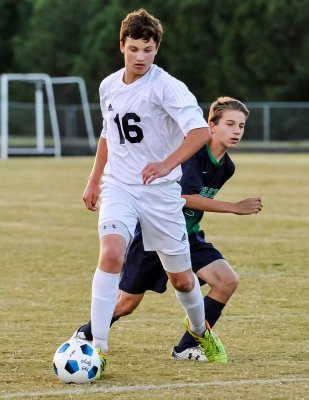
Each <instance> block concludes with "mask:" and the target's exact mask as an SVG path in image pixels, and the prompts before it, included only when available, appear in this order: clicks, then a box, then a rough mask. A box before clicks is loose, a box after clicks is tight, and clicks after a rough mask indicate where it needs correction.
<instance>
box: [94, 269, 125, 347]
mask: <svg viewBox="0 0 309 400" xmlns="http://www.w3.org/2000/svg"><path fill="white" fill-rule="evenodd" d="M119 279H120V274H110V273H108V272H104V271H101V270H100V269H99V268H97V269H96V271H95V273H94V277H93V282H92V302H91V330H92V335H93V345H94V347H100V349H101V352H103V353H106V352H107V351H108V346H107V338H108V333H109V328H110V322H111V319H112V316H113V313H114V310H115V306H116V303H117V298H118V288H119Z"/></svg>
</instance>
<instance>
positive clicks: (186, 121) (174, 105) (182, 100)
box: [162, 75, 208, 136]
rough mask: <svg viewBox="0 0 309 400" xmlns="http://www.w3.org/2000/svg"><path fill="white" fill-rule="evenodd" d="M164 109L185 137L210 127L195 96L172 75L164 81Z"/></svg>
mask: <svg viewBox="0 0 309 400" xmlns="http://www.w3.org/2000/svg"><path fill="white" fill-rule="evenodd" d="M162 107H163V108H164V109H165V111H166V112H167V113H168V114H169V115H170V116H171V117H172V118H173V119H174V120H175V121H176V122H177V124H178V125H179V128H180V129H181V131H182V132H183V134H184V136H186V135H187V134H188V133H189V132H190V131H191V130H192V129H196V128H207V127H208V124H207V122H206V120H205V119H204V117H203V110H202V109H201V107H199V105H198V103H197V100H196V98H195V96H194V95H193V94H192V93H191V92H190V91H189V89H188V88H187V86H186V85H185V84H184V83H183V82H181V81H179V80H177V79H176V78H174V77H172V76H170V75H168V78H165V80H164V86H163V95H162Z"/></svg>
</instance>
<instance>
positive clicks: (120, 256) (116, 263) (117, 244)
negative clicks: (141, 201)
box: [91, 184, 138, 378]
mask: <svg viewBox="0 0 309 400" xmlns="http://www.w3.org/2000/svg"><path fill="white" fill-rule="evenodd" d="M101 200H102V201H101V206H100V214H99V222H98V230H99V238H100V254H99V262H98V267H97V269H96V271H95V274H94V277H93V283H92V299H91V330H92V335H93V345H94V347H95V348H96V349H97V351H98V353H99V354H100V358H101V361H102V363H101V370H100V371H98V374H97V378H100V377H101V373H102V371H103V370H104V368H105V364H106V354H107V351H108V345H107V340H108V334H109V329H110V323H111V319H112V316H113V313H114V310H115V306H116V303H117V299H118V289H119V281H120V272H121V270H122V266H123V263H124V258H125V254H126V250H127V248H128V246H129V243H130V241H131V238H132V237H133V235H134V230H135V227H136V223H137V215H138V212H137V211H136V204H135V200H134V197H133V196H132V195H131V194H130V192H129V191H127V190H124V189H122V188H121V187H118V186H115V185H110V184H104V187H103V190H102V194H101Z"/></svg>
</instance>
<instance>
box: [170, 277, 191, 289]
mask: <svg viewBox="0 0 309 400" xmlns="http://www.w3.org/2000/svg"><path fill="white" fill-rule="evenodd" d="M171 283H172V285H173V286H174V288H175V289H176V290H178V291H179V292H191V290H192V289H193V288H194V285H195V281H194V278H193V277H192V278H191V277H188V276H186V275H180V276H176V277H174V279H173V280H171Z"/></svg>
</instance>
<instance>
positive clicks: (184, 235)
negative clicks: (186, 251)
mask: <svg viewBox="0 0 309 400" xmlns="http://www.w3.org/2000/svg"><path fill="white" fill-rule="evenodd" d="M186 239H187V235H186V234H185V233H184V234H183V236H182V238H181V241H182V242H184V241H185V240H186Z"/></svg>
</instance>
